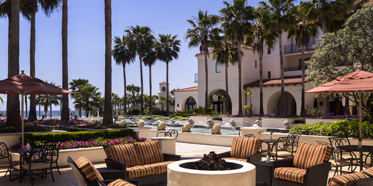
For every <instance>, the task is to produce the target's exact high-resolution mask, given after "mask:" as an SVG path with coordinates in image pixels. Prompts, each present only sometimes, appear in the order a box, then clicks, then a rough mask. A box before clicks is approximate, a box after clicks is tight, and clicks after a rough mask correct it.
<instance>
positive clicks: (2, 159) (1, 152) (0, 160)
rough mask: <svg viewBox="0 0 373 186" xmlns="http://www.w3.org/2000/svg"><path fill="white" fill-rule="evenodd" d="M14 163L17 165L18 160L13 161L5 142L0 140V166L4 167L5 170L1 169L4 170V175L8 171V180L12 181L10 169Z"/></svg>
mask: <svg viewBox="0 0 373 186" xmlns="http://www.w3.org/2000/svg"><path fill="white" fill-rule="evenodd" d="M16 165H19V161H13V160H12V156H11V155H10V154H9V150H8V147H7V146H6V144H5V143H4V142H0V168H5V169H6V171H2V172H5V175H4V177H5V176H6V175H7V174H8V172H9V180H10V181H12V170H13V169H14V166H16Z"/></svg>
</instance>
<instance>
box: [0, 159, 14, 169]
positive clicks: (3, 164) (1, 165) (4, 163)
mask: <svg viewBox="0 0 373 186" xmlns="http://www.w3.org/2000/svg"><path fill="white" fill-rule="evenodd" d="M15 165H19V161H13V162H12V166H15ZM9 166H10V162H1V163H0V167H1V168H4V167H9Z"/></svg>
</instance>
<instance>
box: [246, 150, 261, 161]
mask: <svg viewBox="0 0 373 186" xmlns="http://www.w3.org/2000/svg"><path fill="white" fill-rule="evenodd" d="M261 160H262V153H260V152H258V153H255V154H252V155H250V156H248V157H247V162H248V163H254V162H260V161H261Z"/></svg>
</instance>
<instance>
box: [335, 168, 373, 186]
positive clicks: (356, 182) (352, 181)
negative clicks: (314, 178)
mask: <svg viewBox="0 0 373 186" xmlns="http://www.w3.org/2000/svg"><path fill="white" fill-rule="evenodd" d="M345 185H350V186H371V185H373V168H368V169H365V170H363V171H361V172H354V173H350V174H343V175H337V176H333V177H332V178H331V179H330V182H329V185H328V186H345Z"/></svg>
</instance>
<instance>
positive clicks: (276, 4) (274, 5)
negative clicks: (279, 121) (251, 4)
mask: <svg viewBox="0 0 373 186" xmlns="http://www.w3.org/2000/svg"><path fill="white" fill-rule="evenodd" d="M293 1H294V0H269V1H268V3H269V4H267V3H266V2H264V1H261V2H259V5H260V6H261V7H263V8H264V9H265V10H266V11H269V13H270V19H272V20H274V21H275V22H274V24H273V26H274V27H273V28H272V29H273V30H274V31H276V33H277V37H278V41H279V47H280V50H279V52H280V65H281V100H280V116H285V96H284V95H285V84H284V81H285V76H284V55H283V52H282V33H283V31H284V30H285V29H286V27H285V25H289V21H290V20H291V19H292V18H291V16H292V10H293V9H292V7H294V5H293Z"/></svg>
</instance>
